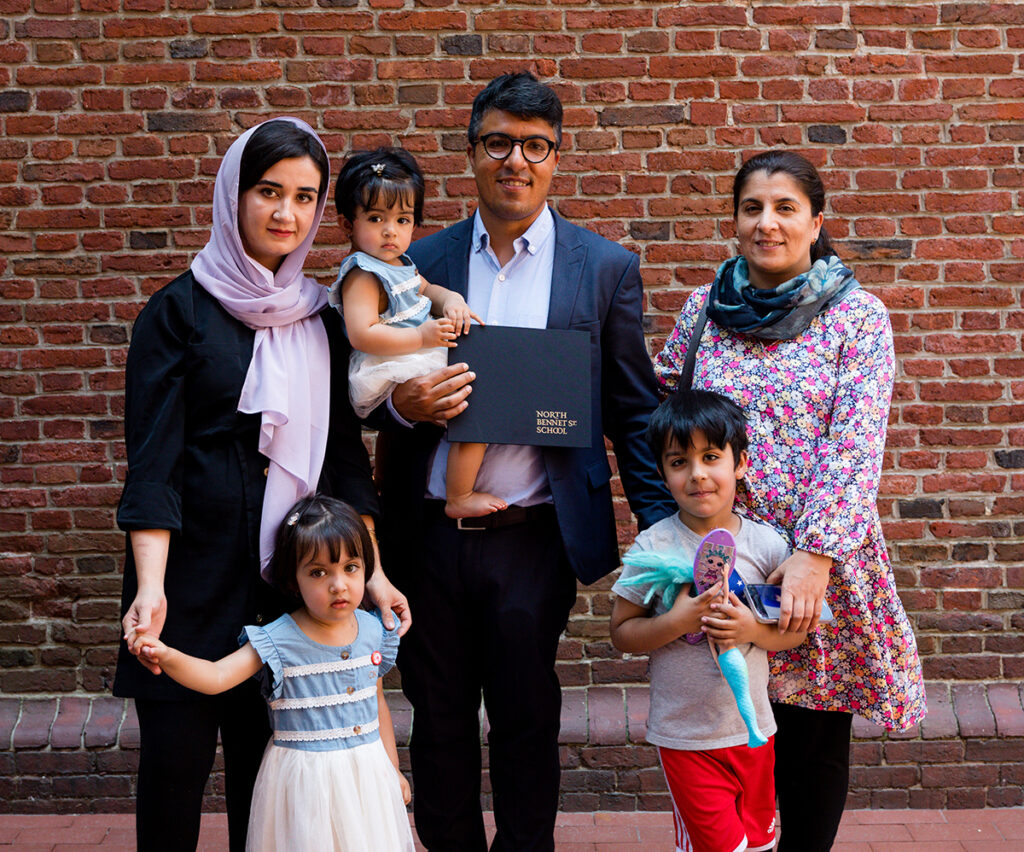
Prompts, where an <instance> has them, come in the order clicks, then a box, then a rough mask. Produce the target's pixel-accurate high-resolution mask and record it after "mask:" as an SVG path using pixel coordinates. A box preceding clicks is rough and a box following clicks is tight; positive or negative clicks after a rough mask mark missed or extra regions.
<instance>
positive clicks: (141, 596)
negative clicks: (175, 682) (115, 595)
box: [121, 585, 167, 674]
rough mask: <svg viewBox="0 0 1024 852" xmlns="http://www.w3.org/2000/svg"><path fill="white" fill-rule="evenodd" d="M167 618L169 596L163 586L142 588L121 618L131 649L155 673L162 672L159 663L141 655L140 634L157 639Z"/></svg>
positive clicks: (125, 637)
mask: <svg viewBox="0 0 1024 852" xmlns="http://www.w3.org/2000/svg"><path fill="white" fill-rule="evenodd" d="M166 618H167V597H166V596H165V595H164V590H163V586H162V585H161V586H160V588H158V589H157V588H141V589H139V592H138V594H137V595H136V596H135V600H134V601H132V605H131V606H130V607H128V612H126V613H125V615H124V618H123V619H122V620H121V626H122V628H124V640H125V642H127V643H128V650H130V651H131V652H132V653H133V654H135V656H136V657H137V658H138V660H139V662H140V663H142V665H144V666H145V667H146V668H147V669H149V670H150V671H151V672H152V673H153V674H160V672H161V669H160V665H159V663H157V662H156V661H155V660H151V659H148V658H147V657H144V656H139V648H140V647H141V646H140V645H139V643H138V640H139V636H140V635H142V634H146V635H148V636H151V637H152V638H153V639H156V638H157V637H158V636H159V635H160V632H161V631H162V630H163V629H164V620H165V619H166Z"/></svg>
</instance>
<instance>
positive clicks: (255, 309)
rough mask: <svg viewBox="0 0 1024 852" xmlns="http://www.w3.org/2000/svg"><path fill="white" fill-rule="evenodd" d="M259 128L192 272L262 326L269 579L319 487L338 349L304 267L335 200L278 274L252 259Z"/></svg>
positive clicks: (264, 530) (254, 373)
mask: <svg viewBox="0 0 1024 852" xmlns="http://www.w3.org/2000/svg"><path fill="white" fill-rule="evenodd" d="M275 120H277V121H287V122H289V123H291V124H294V125H295V126H296V127H299V128H300V129H302V130H304V131H305V132H307V133H309V135H310V136H312V137H313V138H314V139H316V141H317V142H320V139H319V137H318V136H317V135H316V133H315V132H314V130H313V128H312V127H310V126H309V125H308V124H306V123H305V122H302V121H299V120H298V119H296V118H281V119H275ZM255 130H256V128H255V127H253V128H251V129H249V130H247V131H246V132H245V133H243V134H242V135H241V136H239V137H238V139H236V140H235V141H234V142H233V143H232V145H231V147H230V148H228V150H227V153H226V154H225V155H224V159H223V161H222V162H221V164H220V169H218V171H217V180H216V183H215V184H214V189H213V227H212V229H211V231H210V241H209V242H208V243H207V244H206V246H205V247H204V248H203V250H202V251H200V252H199V254H197V255H196V258H195V260H193V261H192V274H193V275H194V276H195V278H196V281H198V282H199V284H200V285H201V286H202V287H203V289H205V290H206V291H207V292H208V293H209V294H210V295H211V296H213V297H214V298H215V299H216V300H217V301H218V302H220V304H221V305H222V306H223V308H224V310H226V311H227V312H228V313H229V314H231V316H233V317H234V318H235V319H237V320H238V321H239V322H242V323H244V324H245V325H247V326H249V327H250V328H254V329H256V340H255V343H254V344H253V350H252V361H250V363H249V371H248V373H246V376H245V384H244V385H243V386H242V395H241V397H240V398H239V400H238V410H239V411H241V412H243V413H245V414H254V413H256V412H260V413H262V415H263V419H262V424H261V427H260V440H259V450H260V452H261V453H263V455H265V456H266V457H267V458H269V459H270V465H269V469H268V472H267V490H266V494H265V495H264V497H263V516H262V518H261V521H260V565H261V569H262V570H263V572H264V576H266V566H267V563H268V561H269V559H270V555H271V553H272V552H273V548H274V536H275V534H276V532H277V528H278V525H279V524H280V523H281V520H282V519H283V518H284V516H285V513H286V512H287V511H288V509H289V508H290V507H291V506H292V504H293V503H295V501H296V500H298V499H299V498H300V497H302V496H304V495H306V494H309V493H310V492H312V491H314V490H315V489H316V486H317V482H318V481H319V479H320V470H321V468H322V467H323V462H324V454H325V451H326V449H327V427H328V421H329V417H330V415H329V405H330V393H329V390H328V388H329V387H330V350H329V348H328V345H327V332H326V331H325V330H324V326H323V323H322V322H321V321H320V319H319V317H318V316H317V314H319V312H320V309H321V308H322V307H323V306H324V305H325V304H327V289H326V288H325V287H322V286H320V285H319V284H318V283H317V282H316V281H314V280H313V279H312V278H306V277H304V276H303V274H302V266H303V264H304V263H305V261H306V255H307V254H309V250H310V248H311V247H312V245H313V238H314V237H315V236H316V229H317V227H318V226H319V224H320V219H321V217H322V216H323V212H324V205H325V204H326V202H327V197H326V193H325V194H323V195H321V197H320V198H318V199H317V204H316V216H315V217H314V219H313V224H312V227H311V228H310V229H309V233H308V234H307V235H306V238H305V239H304V240H303V241H302V244H301V245H300V246H299V247H298V248H297V249H295V251H293V252H291V253H290V254H289V255H287V256H286V257H285V259H284V260H283V261H282V263H281V266H280V267H279V268H278V270H277V272H276V273H272V272H270V270H268V269H265V268H264V267H263V266H261V265H260V264H258V263H256V262H255V261H254V260H252V259H251V258H249V257H248V256H247V255H246V253H245V249H244V248H243V247H242V239H241V236H240V235H239V232H238V179H239V171H240V167H241V161H242V152H243V151H244V150H245V146H246V144H247V143H248V141H249V138H250V137H251V136H252V134H253V133H254V132H255ZM320 145H321V147H322V146H323V143H322V142H320ZM325 177H326V176H325ZM325 182H326V181H325Z"/></svg>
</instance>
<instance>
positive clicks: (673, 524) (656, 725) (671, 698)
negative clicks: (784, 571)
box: [612, 514, 789, 751]
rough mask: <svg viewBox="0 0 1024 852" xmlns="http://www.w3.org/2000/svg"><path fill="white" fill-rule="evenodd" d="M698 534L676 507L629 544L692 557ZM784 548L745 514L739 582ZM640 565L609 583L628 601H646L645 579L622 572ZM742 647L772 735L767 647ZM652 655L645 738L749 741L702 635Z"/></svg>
mask: <svg viewBox="0 0 1024 852" xmlns="http://www.w3.org/2000/svg"><path fill="white" fill-rule="evenodd" d="M701 538H703V536H699V535H697V534H696V533H694V532H692V531H691V530H690V529H689V528H688V527H686V525H684V524H683V522H682V521H680V520H679V515H678V514H675V515H672V516H671V517H669V518H665V519H664V520H663V521H659V522H658V523H656V524H655V525H654V526H652V527H650V528H649V529H647V530H644V531H643V532H642V533H640V535H638V536H637V537H636V541H635V542H634V543H633V546H632V547H631V548H630V552H632V551H635V550H641V551H642V550H653V551H672V550H676V551H678V550H682V551H683V552H684V553H686V554H687V555H688V556H689V557H690V558H691V559H692V557H693V555H695V554H696V553H697V547H698V545H699V544H700V541H701ZM788 554H789V545H788V544H786V541H785V540H784V539H783V538H782V536H780V535H779V534H778V533H777V532H775V530H773V529H772V528H771V527H769V526H767V525H765V524H761V523H758V522H756V521H752V520H751V519H749V518H742V519H741V526H740V531H739V534H738V535H737V536H736V567H735V569H734V570H736V571H737V572H738V573H739V575H740V576H741V577H742V578H743V581H744V582H746V583H763V582H764V581H765V578H766V577H767V576H768V575H769V574H770V573H771V572H772V571H774V570H775V568H777V567H778V566H779V564H780V563H781V562H782V561H783V560H784V559H785V558H786V557H787V556H788ZM645 570H647V569H644V568H635V567H633V566H631V565H626V566H624V567H623V569H622V575H621V576H620V577H619V580H618V581H616V583H615V585H614V586H613V587H612V591H613V592H614V593H615V594H617V595H619V596H620V597H622V598H625V599H626V600H627V601H629V602H630V603H634V604H636V605H638V606H644V597H645V596H646V594H647V591H648V589H649V588H650V585H639V586H624V585H623V584H622V580H623V579H626V578H629V577H632V576H634V575H636V574H642V573H643V572H644V571H645ZM651 603H652V614H653V615H661V614H662V613H665V612H667V611H668V608H667V607H666V606H665V604H664V602H663V601H662V599H661V595H656V596H655V597H654V598H653V600H652V602H651ZM740 651H741V652H742V653H743V656H744V658H745V659H746V661H747V668H748V670H749V672H750V695H751V698H752V699H753V702H754V708H755V710H756V711H757V724H758V726H759V727H760V728H761V732H762V733H763V734H764V735H765V736H771V735H772V734H774V733H775V719H774V717H773V716H772V711H771V707H770V706H769V704H768V653H767V652H766V651H764V650H763V649H761V648H757V647H755V646H754V645H743V646H740ZM650 659H651V665H650V677H651V710H650V715H649V716H648V719H647V741H648V742H649V743H653V744H654V745H658V746H665V747H666V748H674V749H678V750H680V751H708V750H710V749H716V748H726V747H728V746H734V745H743V744H745V743H746V742H747V729H746V726H745V725H744V724H743V719H741V718H740V713H739V710H738V709H737V708H736V701H735V699H734V698H733V695H732V692H731V691H730V690H729V685H728V684H727V683H726V682H725V678H724V677H722V672H721V671H720V670H719V668H718V664H717V663H716V662H715V660H714V657H712V655H711V649H710V648H709V647H708V643H707V642H706V641H705V642H701V643H700V644H699V645H690V644H688V643H687V642H686V640H685V639H683V638H682V637H680V638H679V639H676V640H674V641H672V642H669V644H667V645H664V646H663V647H661V648H658V649H656V650H654V651H652V652H651V655H650Z"/></svg>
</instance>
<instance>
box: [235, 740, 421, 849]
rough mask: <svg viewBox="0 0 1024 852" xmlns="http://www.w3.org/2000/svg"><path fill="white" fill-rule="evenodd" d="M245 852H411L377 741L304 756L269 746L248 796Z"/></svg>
mask: <svg viewBox="0 0 1024 852" xmlns="http://www.w3.org/2000/svg"><path fill="white" fill-rule="evenodd" d="M245 848H246V850H247V852H331V850H334V852H392V850H394V852H413V850H414V846H413V840H412V831H411V830H410V828H409V817H408V815H407V814H406V810H405V804H404V803H403V802H402V792H401V789H400V788H399V786H398V773H397V772H396V770H395V767H394V766H393V765H392V763H391V761H390V760H389V759H388V755H387V752H386V751H384V744H383V743H382V742H381V741H380V740H375V741H374V742H372V743H366V744H364V745H361V746H356V747H355V748H347V749H335V750H333V751H301V750H299V749H294V748H282V747H281V746H276V745H274V744H273V743H271V744H270V745H269V746H267V750H266V752H265V753H264V755H263V763H262V764H261V765H260V771H259V775H258V776H257V777H256V789H255V790H254V791H253V796H252V811H251V812H250V816H249V834H248V837H247V838H246V841H245Z"/></svg>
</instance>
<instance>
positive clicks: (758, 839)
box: [611, 390, 806, 852]
mask: <svg viewBox="0 0 1024 852" xmlns="http://www.w3.org/2000/svg"><path fill="white" fill-rule="evenodd" d="M647 442H648V444H649V445H650V447H651V452H652V453H653V455H654V457H655V460H656V461H657V463H658V471H659V473H660V474H661V476H662V479H664V481H665V484H666V485H667V486H668V489H669V491H670V492H671V494H672V496H673V497H674V498H675V501H676V503H677V504H678V506H679V513H678V514H677V515H673V516H671V517H669V518H666V519H665V520H663V521H660V522H659V523H657V524H655V525H654V526H652V527H651V528H650V529H648V530H645V531H644V532H642V533H640V535H639V536H637V539H636V541H635V542H634V544H633V547H632V548H631V551H630V552H633V551H637V550H641V551H659V552H671V551H675V552H678V551H682V552H684V553H687V554H690V555H691V556H692V555H695V554H696V552H697V546H698V544H699V543H700V540H701V539H702V538H703V537H704V536H705V535H706V534H707V533H709V532H710V531H711V530H713V529H716V528H719V527H722V528H724V529H727V530H729V532H731V533H732V534H733V535H734V536H735V538H736V565H735V571H736V572H737V573H738V574H739V575H740V577H742V578H743V580H744V582H746V583H763V582H764V581H765V579H766V578H767V577H768V575H769V574H770V573H771V572H772V571H773V570H775V568H777V567H778V565H779V564H780V563H781V562H782V561H783V560H784V559H785V558H786V557H787V556H788V555H789V546H788V545H787V544H786V542H785V540H784V539H783V538H782V536H780V535H779V534H778V533H777V532H775V530H773V529H772V528H771V527H769V526H767V525H765V524H761V523H758V522H756V521H754V520H752V519H750V518H745V517H740V516H739V515H737V514H735V513H734V512H733V504H734V502H735V498H736V484H737V482H738V481H739V480H741V479H742V478H743V475H744V473H745V472H746V469H747V451H746V448H747V431H746V419H745V418H744V416H743V412H742V411H741V410H740V408H739V406H737V405H736V404H735V403H734V402H732V400H729V399H727V398H726V397H723V396H721V395H719V394H716V393H712V392H710V391H696V390H683V391H679V392H677V393H676V394H674V395H673V396H671V397H669V398H668V399H667V400H666V401H665V402H663V403H662V404H661V405H660V406H659V407H658V409H657V410H656V411H655V412H654V414H653V415H651V421H650V425H649V426H648V430H647ZM644 570H645V569H640V568H634V567H631V566H629V565H626V566H625V568H623V571H622V575H621V576H620V578H619V580H618V581H617V582H616V583H615V585H614V586H613V588H612V591H613V592H614V593H615V594H616V598H615V603H614V607H613V609H612V616H611V636H612V642H613V643H614V645H615V647H616V648H618V649H619V650H621V651H627V652H630V653H634V654H637V653H649V654H650V658H651V667H650V676H651V709H650V714H649V717H648V721H647V740H648V742H650V743H653V744H654V745H656V746H658V751H659V755H660V757H661V763H662V768H663V770H664V772H665V777H666V780H667V781H668V785H669V791H670V793H671V795H672V800H673V803H674V805H675V807H674V812H675V827H676V846H677V848H679V849H688V850H689V849H692V850H694V852H737V850H744V849H746V850H751V851H752V852H753V850H762V849H771V848H772V847H773V846H774V844H775V783H774V779H773V776H772V773H773V769H774V738H770V739H769V740H768V744H767V745H765V746H763V747H761V748H757V749H751V748H749V747H748V746H747V745H746V743H747V729H746V726H745V725H744V723H743V720H742V718H741V717H740V714H739V710H738V709H737V707H736V702H735V700H734V698H733V695H732V692H731V691H730V690H729V687H728V684H727V683H726V681H725V678H723V677H722V673H721V671H720V670H719V668H718V665H717V663H716V662H715V658H714V656H713V655H712V653H711V648H710V647H709V645H708V642H701V643H699V644H697V645H690V644H688V643H687V642H686V641H685V639H684V638H683V637H684V635H685V634H687V633H699V632H701V631H703V632H704V633H706V634H707V636H708V637H709V641H710V639H712V638H713V639H714V640H715V641H716V644H717V645H718V648H719V650H722V651H724V650H725V649H726V648H729V647H733V646H736V647H739V648H740V650H741V652H742V653H743V656H744V658H745V659H746V663H747V668H748V670H749V677H750V694H751V697H752V699H753V703H754V707H755V710H756V712H757V722H758V726H759V727H760V729H761V730H762V731H763V732H764V733H765V734H766V735H769V736H770V735H771V734H774V733H775V720H774V719H773V718H772V712H771V708H770V707H769V704H768V656H767V653H766V651H780V650H783V649H786V648H793V647H795V646H797V645H799V644H800V643H801V642H803V641H804V639H805V638H806V634H792V633H785V634H782V633H779V632H778V629H777V628H776V627H775V626H773V625H768V624H760V623H758V622H757V621H756V620H755V619H754V616H753V614H752V613H751V612H750V610H749V609H747V607H746V606H744V605H743V604H742V603H741V602H740V600H739V599H738V598H737V597H736V596H735V595H734V594H730V595H729V602H728V603H724V602H722V588H721V584H718V585H716V586H714V587H712V588H710V589H708V590H707V591H705V592H704V593H703V594H700V595H697V596H691V595H689V594H687V591H688V589H683V590H681V591H680V593H679V594H678V595H677V596H676V600H675V602H674V604H673V605H672V607H671V609H670V608H668V607H666V606H665V604H664V602H663V600H662V598H661V596H660V595H659V596H657V597H655V599H654V602H653V605H652V606H650V607H648V606H647V605H645V604H644V602H643V601H644V597H645V596H646V594H647V592H648V589H649V588H650V587H649V586H647V585H639V586H627V585H624V584H623V580H626V579H628V578H629V577H632V576H635V575H636V574H639V573H641V572H642V571H644Z"/></svg>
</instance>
